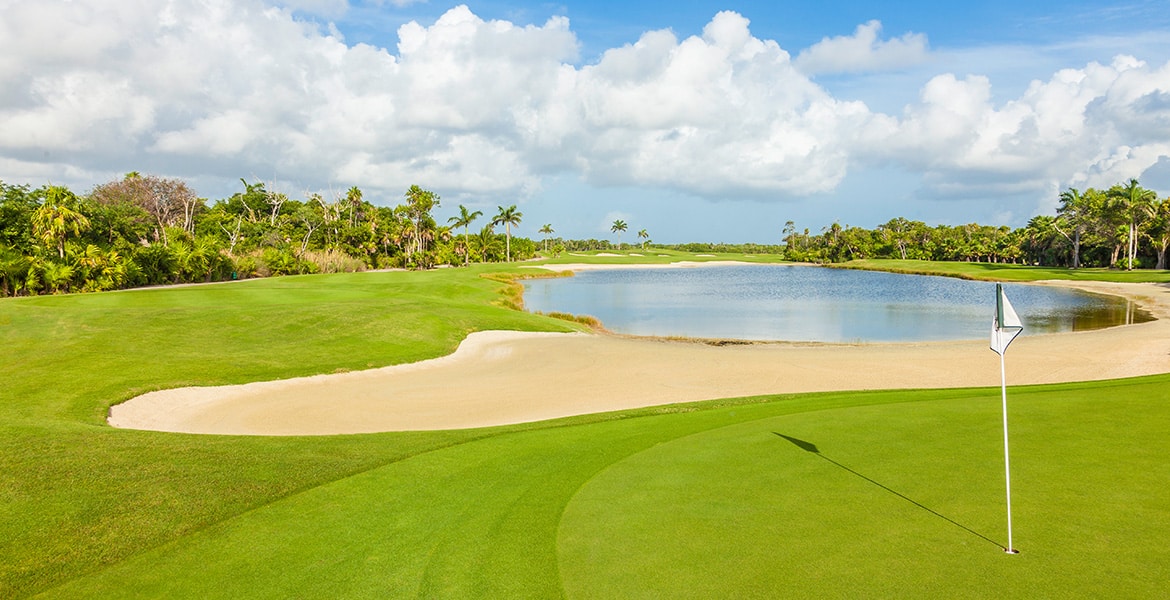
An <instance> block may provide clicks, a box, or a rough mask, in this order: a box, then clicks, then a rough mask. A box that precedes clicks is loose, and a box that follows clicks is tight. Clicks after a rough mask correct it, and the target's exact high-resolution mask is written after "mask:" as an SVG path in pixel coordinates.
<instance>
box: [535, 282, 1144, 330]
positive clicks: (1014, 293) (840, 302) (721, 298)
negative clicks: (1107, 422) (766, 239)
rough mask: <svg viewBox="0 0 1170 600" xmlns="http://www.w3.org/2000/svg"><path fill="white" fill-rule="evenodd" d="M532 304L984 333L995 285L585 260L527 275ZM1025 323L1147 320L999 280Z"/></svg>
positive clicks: (611, 324)
mask: <svg viewBox="0 0 1170 600" xmlns="http://www.w3.org/2000/svg"><path fill="white" fill-rule="evenodd" d="M524 287H525V291H524V304H525V306H526V307H527V308H528V310H531V311H540V312H546V313H547V312H554V311H558V312H567V313H572V314H577V315H592V316H594V317H597V318H598V319H601V321H602V323H604V324H605V326H606V328H608V329H610V330H612V331H616V332H620V333H628V334H633V335H649V336H686V337H697V338H716V339H743V340H788V341H816V342H856V341H869V342H901V341H927V340H959V339H976V338H981V337H986V336H987V335H988V333H989V332H990V329H991V319H992V313H993V312H994V310H995V284H994V283H990V282H983V281H965V280H961V279H955V278H950V277H931V276H920V275H898V274H894V273H879V272H875V271H851V270H843V269H825V268H818V267H803V266H791V265H743V266H740V265H737V266H711V267H696V268H686V269H614V270H604V271H582V272H579V273H577V274H576V276H574V277H567V278H558V279H535V280H529V281H526V282H525V283H524ZM1004 290H1005V294H1006V295H1007V296H1008V299H1009V300H1011V303H1012V306H1014V307H1015V309H1016V312H1017V313H1018V314H1019V315H1020V318H1021V319H1022V320H1023V322H1024V333H1023V335H1028V334H1037V333H1056V332H1064V331H1077V330H1082V329H1098V328H1102V327H1112V326H1114V325H1121V324H1125V323H1127V322H1140V321H1143V320H1149V319H1150V316H1149V315H1148V314H1146V313H1144V312H1142V311H1140V310H1136V309H1135V308H1134V306H1133V304H1132V303H1131V302H1128V301H1126V300H1124V299H1120V298H1115V297H1112V296H1100V295H1096V294H1087V293H1084V292H1080V291H1076V290H1069V289H1064V288H1055V287H1047V286H1036V285H1020V284H1004Z"/></svg>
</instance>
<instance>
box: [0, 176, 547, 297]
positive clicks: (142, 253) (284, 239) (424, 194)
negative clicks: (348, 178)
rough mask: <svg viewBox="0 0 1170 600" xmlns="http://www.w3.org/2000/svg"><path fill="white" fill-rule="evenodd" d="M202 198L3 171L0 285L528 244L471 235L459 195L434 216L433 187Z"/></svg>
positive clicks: (380, 261)
mask: <svg viewBox="0 0 1170 600" xmlns="http://www.w3.org/2000/svg"><path fill="white" fill-rule="evenodd" d="M240 183H241V184H242V189H241V191H239V192H237V193H234V194H232V195H231V196H230V197H228V198H224V199H220V200H216V201H214V202H210V203H209V202H208V201H207V200H206V199H203V198H199V197H198V196H197V195H196V194H195V192H194V191H192V190H191V189H190V188H189V187H188V186H187V184H186V183H184V182H183V181H181V180H178V179H170V178H165V177H159V176H155V175H141V174H139V173H129V174H127V175H126V176H125V177H124V178H122V179H120V180H117V181H111V182H108V183H104V184H101V185H98V186H96V187H94V188H93V190H91V191H90V192H89V193H88V194H86V195H83V196H79V195H77V194H75V193H74V192H72V191H70V190H69V189H67V188H65V187H62V186H54V185H46V186H43V187H40V188H37V189H32V188H30V187H29V186H27V185H8V184H5V183H4V182H3V181H0V296H23V295H37V294H50V293H60V292H89V291H100V290H112V289H120V288H127V287H137V286H147V285H160V284H174V283H196V282H207V281H220V280H226V279H235V278H239V279H243V278H250V277H265V276H272V275H288V274H302V273H318V272H323V273H329V272H339V271H360V270H365V269H381V268H394V267H399V268H411V269H426V268H431V267H434V266H437V265H442V264H446V265H467V264H469V263H470V262H471V261H472V260H473V259H474V260H476V261H478V262H492V261H502V260H504V259H506V258H517V259H527V258H531V257H532V256H534V255H535V254H536V250H537V248H536V245H535V243H533V242H532V241H531V240H527V239H523V238H521V239H511V227H513V226H515V225H517V224H518V223H519V220H520V217H521V216H522V215H521V214H520V213H519V212H518V211H516V209H515V206H513V207H512V208H511V214H510V216H508V220H507V221H506V222H505V221H500V223H501V224H504V225H506V226H507V227H508V231H507V232H506V236H507V239H504V238H505V234H496V233H495V232H494V231H493V229H492V227H491V226H489V227H488V228H486V230H484V231H481V232H480V234H479V235H473V234H471V232H470V225H471V224H472V222H474V221H475V219H476V218H478V217H480V216H481V215H482V214H483V213H482V212H481V211H469V210H468V209H467V208H466V207H463V206H460V207H459V208H460V215H459V216H458V217H455V218H452V219H451V220H450V221H449V223H451V225H452V226H454V227H456V228H461V229H462V235H461V236H459V235H455V234H454V232H452V231H451V230H450V229H449V228H448V227H444V226H440V225H438V224H437V223H436V222H435V218H434V215H433V211H434V210H435V209H436V208H438V207H439V206H440V198H439V196H438V194H435V193H434V192H431V191H428V190H425V189H423V188H421V187H419V186H417V185H415V186H411V187H410V188H409V189H408V190H407V191H406V193H405V194H404V196H403V201H402V203H401V204H400V205H398V206H394V207H385V206H375V205H373V204H371V203H370V202H368V201H367V200H366V199H365V198H363V194H362V191H361V189H359V188H358V187H351V188H349V189H348V190H346V191H345V192H344V193H343V194H337V195H336V196H335V197H333V198H326V197H324V196H322V195H321V194H316V193H310V194H307V196H306V197H305V198H302V199H295V198H289V197H288V196H287V195H285V194H282V193H279V192H276V191H273V190H271V189H269V188H268V186H266V185H265V184H264V183H262V182H248V181H245V180H241V181H240Z"/></svg>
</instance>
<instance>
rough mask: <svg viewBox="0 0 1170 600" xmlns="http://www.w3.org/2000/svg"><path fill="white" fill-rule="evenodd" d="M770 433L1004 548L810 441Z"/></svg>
mask: <svg viewBox="0 0 1170 600" xmlns="http://www.w3.org/2000/svg"><path fill="white" fill-rule="evenodd" d="M772 433H774V434H776V436H778V437H782V438H784V439H786V440H788V441H789V442H792V444H793V445H795V446H796V447H797V448H800V449H801V450H804V451H805V452H808V453H809V454H815V455H817V456H819V457H821V459H823V460H826V461H828V462H829V463H831V464H833V465H835V466H837V467H838V468H840V469H843V470H845V471H847V472H849V473H850V474H852V475H854V476H856V477H860V478H861V479H863V480H865V481H868V482H869V483H871V484H873V485H876V486H878V487H879V488H881V489H883V490H885V491H887V492H889V493H891V494H893V495H895V496H897V497H899V498H901V499H903V500H905V501H907V502H909V503H910V504H913V505H914V506H917V507H918V508H921V509H922V510H925V511H926V512H928V513H930V514H932V515H934V516H936V517H938V518H940V519H942V520H944V521H946V522H947V523H950V524H951V525H954V526H955V527H958V528H960V529H962V530H963V531H966V532H967V533H970V534H971V535H973V536H975V537H977V538H979V539H981V540H985V541H987V542H990V543H992V544H994V545H995V547H996V548H999V549H1001V550H1003V549H1004V546H1003V544H1000V543H999V542H997V541H995V540H993V539H991V538H989V537H987V536H985V535H983V534H982V533H979V532H978V531H975V530H974V529H971V528H970V527H967V526H966V525H964V524H962V523H960V522H958V521H956V520H954V519H952V518H950V517H948V516H946V515H944V514H942V513H940V512H938V511H936V510H934V509H933V508H930V507H929V506H926V505H924V504H922V503H920V502H918V501H916V500H914V499H913V498H910V497H908V496H906V495H905V494H903V493H901V492H899V491H897V490H894V489H891V488H889V487H887V486H885V485H883V484H881V483H878V482H877V481H874V480H873V479H870V478H869V477H866V476H865V475H862V474H861V473H858V472H857V471H854V470H853V469H850V468H849V467H847V466H845V465H843V464H841V463H839V462H837V461H835V460H833V459H831V458H829V457H827V456H825V455H824V454H821V451H820V450H819V449H818V448H817V446H816V444H813V443H811V442H806V441H804V440H802V439H798V438H794V437H791V436H787V435H784V434H783V433H779V432H776V431H773V432H772Z"/></svg>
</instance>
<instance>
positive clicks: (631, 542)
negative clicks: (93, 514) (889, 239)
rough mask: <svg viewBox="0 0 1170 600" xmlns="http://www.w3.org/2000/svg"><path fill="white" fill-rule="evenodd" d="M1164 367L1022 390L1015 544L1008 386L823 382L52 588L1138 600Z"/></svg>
mask: <svg viewBox="0 0 1170 600" xmlns="http://www.w3.org/2000/svg"><path fill="white" fill-rule="evenodd" d="M1167 384H1170V378H1168V377H1156V378H1146V379H1141V380H1133V381H1125V382H1111V383H1108V384H1093V385H1065V386H1050V387H1041V388H1029V389H1018V390H1013V393H1012V397H1011V399H1010V402H1011V403H1012V414H1013V418H1014V424H1013V459H1014V460H1013V468H1014V471H1013V474H1014V477H1013V484H1014V486H1015V488H1016V498H1014V504H1015V506H1014V508H1015V510H1016V527H1017V534H1016V540H1015V542H1016V544H1015V545H1016V546H1017V547H1019V548H1021V549H1022V554H1020V555H1017V556H1008V555H1005V554H1004V553H1003V552H1002V550H1001V549H1000V548H999V546H998V544H1003V543H1005V541H1006V540H1005V539H1004V538H1005V537H1006V534H1005V533H1004V531H1003V528H1004V515H1003V508H1004V507H1003V499H1002V478H1001V477H1002V462H1001V460H1002V454H1000V452H1001V451H1002V446H1001V441H1000V439H999V437H998V435H999V431H1000V430H999V421H998V414H999V413H998V406H999V405H998V395H997V392H998V390H986V389H984V390H941V391H925V392H882V393H869V394H864V393H863V394H823V395H808V396H798V397H784V398H779V399H777V400H775V401H772V402H768V403H755V404H740V405H730V406H729V405H718V404H717V405H714V406H710V407H708V408H706V409H703V410H693V411H687V410H684V412H673V413H671V412H669V411H668V410H666V409H660V410H647V411H641V412H640V413H639V414H640V415H641V416H636V417H631V418H619V419H612V420H601V421H597V420H596V419H597V417H592V419H594V420H593V421H590V420H589V419H588V418H577V419H570V420H567V421H565V422H564V426H561V427H551V428H540V429H533V430H528V431H515V432H504V433H500V434H498V435H488V437H484V438H481V439H478V440H474V441H469V442H466V443H462V444H458V445H454V446H451V447H447V448H441V449H436V450H433V451H430V452H426V453H423V454H419V455H416V456H412V457H409V458H406V459H403V460H400V461H398V462H394V463H391V464H389V465H386V466H383V467H380V468H376V469H372V470H370V471H367V472H364V473H360V474H358V475H355V476H353V477H349V478H346V479H342V480H339V481H336V482H333V483H330V484H327V485H324V486H320V487H317V488H313V489H310V490H307V491H305V492H302V493H300V494H296V495H294V496H291V497H288V498H285V499H283V500H279V501H277V502H274V503H272V504H270V505H267V506H264V507H262V508H259V509H257V510H253V511H251V512H248V513H245V514H243V515H240V516H238V517H236V518H233V519H230V520H228V521H225V522H223V523H220V524H217V525H214V526H212V527H210V528H208V529H206V530H203V531H200V532H197V533H195V534H193V535H190V536H187V537H184V538H182V539H179V540H177V541H175V542H172V543H170V544H168V545H166V546H163V547H161V548H158V549H155V550H152V551H149V552H146V553H144V554H140V555H137V556H135V557H133V558H131V559H130V560H127V561H124V562H122V563H119V564H117V565H115V566H113V567H112V568H109V569H107V570H105V571H102V572H99V573H96V574H94V575H92V576H89V577H83V578H81V579H77V580H74V581H72V582H70V583H69V584H67V585H66V586H64V587H61V588H57V589H55V590H52V591H51V592H50V594H49V595H50V596H51V597H98V596H118V597H168V598H171V597H200V598H214V597H218V598H237V597H249V598H263V597H272V598H285V597H326V596H327V597H354V598H375V597H376V598H385V597H561V596H567V597H574V598H594V597H599V598H616V597H621V598H628V597H659V598H661V597H696V598H698V597H786V596H810V595H815V596H820V597H857V596H859V595H863V596H868V597H874V596H886V597H938V596H940V595H942V596H948V597H963V596H966V597H988V596H990V595H992V594H996V595H1006V596H1009V597H1037V596H1048V597H1052V596H1068V595H1085V594H1087V595H1090V596H1091V595H1103V596H1110V597H1125V596H1129V597H1150V596H1152V595H1156V594H1157V593H1159V591H1160V590H1161V586H1162V582H1164V581H1165V580H1166V579H1167V576H1168V573H1167V569H1168V565H1170V551H1168V550H1167V549H1166V547H1165V544H1164V540H1165V539H1166V538H1167V536H1168V535H1170V519H1167V510H1166V506H1168V505H1170V493H1168V492H1167V490H1166V486H1165V485H1164V484H1165V477H1164V470H1165V468H1164V466H1165V464H1166V459H1167V454H1168V451H1167V449H1168V447H1170V444H1168V443H1167V442H1166V440H1165V437H1164V432H1165V431H1166V425H1167V417H1166V416H1165V411H1164V407H1165V405H1166V402H1167V400H1170V392H1168V391H1167V390H1170V385H1167ZM656 412H661V413H662V414H655V413H656ZM485 433H488V432H485ZM778 434H779V435H778ZM782 436H788V438H791V439H788V438H785V437H782ZM809 444H813V445H815V446H816V449H817V450H818V452H817V453H813V452H810V451H808V450H807V449H805V448H807V447H808V445H809Z"/></svg>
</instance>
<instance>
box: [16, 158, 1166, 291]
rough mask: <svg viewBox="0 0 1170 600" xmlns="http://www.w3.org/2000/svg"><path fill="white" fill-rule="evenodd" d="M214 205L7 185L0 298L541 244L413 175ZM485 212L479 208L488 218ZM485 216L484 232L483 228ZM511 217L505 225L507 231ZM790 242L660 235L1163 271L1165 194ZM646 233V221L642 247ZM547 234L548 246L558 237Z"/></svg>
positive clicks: (158, 191)
mask: <svg viewBox="0 0 1170 600" xmlns="http://www.w3.org/2000/svg"><path fill="white" fill-rule="evenodd" d="M240 183H241V184H242V189H241V190H240V191H238V192H236V193H234V194H232V195H231V196H230V197H228V198H224V199H220V200H216V201H215V202H214V203H210V204H209V202H208V201H207V200H206V199H203V198H199V197H198V196H197V195H196V194H195V193H194V191H192V190H191V189H190V188H189V187H188V186H187V184H186V183H184V182H183V181H181V180H178V179H170V178H164V177H158V176H154V175H141V174H139V173H136V172H135V173H129V174H127V175H126V176H125V177H124V178H122V179H120V180H116V181H111V182H108V183H104V184H101V185H98V186H96V187H94V188H93V189H92V190H91V191H90V192H89V193H88V194H83V195H78V194H76V193H74V192H73V191H71V190H69V189H68V188H66V187H64V186H55V185H44V186H41V187H39V188H36V189H33V188H31V187H30V186H28V185H9V184H5V183H4V182H3V181H0V296H19V295H35V294H46V293H60V292H85V291H101V290H113V289H122V288H128V287H139V286H147V285H161V284H174V283H194V282H208V281H221V280H227V279H235V278H250V277H265V276H270V275H285V274H302V273H319V272H339V271H358V270H365V269H381V268H409V269H427V268H432V267H435V266H439V265H452V266H455V265H468V264H470V263H471V262H494V261H510V260H525V259H528V258H532V257H534V256H535V255H536V254H537V251H538V250H539V249H540V248H539V247H538V244H537V243H536V242H534V241H532V240H531V239H528V238H525V237H514V236H513V235H512V230H513V228H514V227H517V226H518V225H520V223H521V221H522V218H523V214H522V213H521V212H520V211H518V210H517V208H516V205H511V206H508V207H504V206H499V207H498V208H499V212H498V213H497V214H495V215H494V216H491V217H485V215H484V213H483V212H482V211H470V210H468V209H467V207H465V206H463V205H459V214H458V215H456V216H453V217H451V218H450V219H448V220H447V222H446V223H439V222H437V221H436V220H435V217H434V214H433V211H434V210H435V209H436V208H438V207H439V206H440V198H439V196H438V195H437V194H435V193H433V192H431V191H428V190H425V189H423V188H420V187H419V186H417V185H413V186H411V187H410V188H409V189H408V190H407V191H406V192H405V193H404V194H403V198H402V202H401V203H400V204H398V205H397V206H393V207H385V206H374V205H373V204H371V203H370V202H368V201H366V200H365V199H364V198H363V194H362V191H361V189H359V188H357V187H351V188H349V190H347V191H345V192H344V193H338V194H334V195H332V196H331V197H329V198H326V197H324V196H323V195H322V194H319V193H307V194H306V195H305V197H304V198H303V199H299V200H298V199H292V198H289V197H288V196H286V195H285V194H283V193H279V192H275V191H273V190H270V189H268V187H267V186H266V185H265V184H264V183H260V182H256V183H249V182H248V181H246V180H243V179H241V180H240ZM481 218H482V220H481ZM478 223H482V225H481V226H480V227H479V228H478V229H473V227H472V226H473V225H476V224H478ZM499 227H502V228H503V232H500V231H499V230H498V229H497V228H499ZM610 230H611V232H612V233H615V234H617V244H616V245H615V244H613V243H611V242H610V241H608V240H595V239H590V240H565V239H562V238H559V237H558V238H552V237H550V236H551V235H552V234H553V233H554V230H553V228H552V225H551V224H547V223H546V224H545V225H544V226H543V227H541V228H540V230H539V233H540V234H541V235H543V236H544V238H543V240H542V245H543V250H544V251H545V252H546V253H552V254H559V253H560V252H563V251H565V250H569V251H577V250H611V249H622V247H623V245H622V242H621V234H622V233H624V232H626V231H627V230H628V224H627V223H626V222H625V221H623V220H620V219H619V220H615V221H614V222H613V225H612V227H611V229H610ZM782 235H783V238H782V242H783V244H782V245H779V246H773V245H761V244H736V245H728V244H698V243H692V244H682V245H673V246H664V245H657V247H661V248H671V249H677V250H686V251H695V252H700V251H737V252H738V251H743V252H749V253H759V252H767V253H776V254H781V255H782V256H784V258H786V259H788V260H793V261H806V262H822V263H823V262H843V261H847V260H853V259H864V258H900V259H921V260H937V261H971V262H993V263H994V262H1008V263H1026V264H1035V265H1044V266H1067V267H1071V268H1079V267H1081V266H1093V267H1116V268H1125V269H1134V268H1149V267H1153V268H1155V269H1166V268H1167V256H1166V255H1167V250H1168V249H1170V198H1164V199H1158V198H1157V195H1156V194H1155V193H1154V192H1153V191H1151V190H1148V189H1145V188H1143V187H1142V186H1141V185H1140V184H1139V183H1138V181H1137V180H1136V179H1131V180H1129V182H1127V183H1125V184H1118V185H1115V186H1113V187H1111V188H1109V189H1105V190H1097V189H1092V188H1090V189H1087V190H1084V191H1080V190H1077V189H1075V188H1070V189H1068V190H1066V191H1065V192H1063V193H1061V195H1060V204H1059V208H1058V209H1057V212H1056V215H1040V216H1036V217H1033V218H1032V219H1031V220H1030V221H1029V222H1028V224H1027V225H1026V226H1025V227H1022V228H1018V229H1011V228H1008V227H1006V226H999V227H995V226H988V225H979V224H976V223H971V224H968V225H957V226H950V225H937V226H929V225H927V224H925V223H923V222H921V221H911V220H907V219H905V218H902V217H898V218H894V219H891V220H890V221H888V222H886V223H883V224H881V225H879V226H877V227H876V228H874V229H864V228H861V227H851V226H849V225H846V226H841V225H840V223H836V222H834V223H832V224H831V225H829V226H828V227H824V228H823V229H822V230H821V232H820V233H819V234H812V233H810V232H809V230H808V229H804V230H803V232H801V231H797V229H796V226H795V224H794V223H793V222H792V221H788V222H787V223H786V224H785V226H784V228H783V231H782ZM649 237H650V236H649V234H648V233H647V232H646V230H645V229H642V230H640V231H638V232H637V238H638V240H639V242H640V243H641V246H642V247H643V248H644V247H645V246H646V245H647V244H649V243H650V242H649ZM550 242H551V243H552V247H551V248H550V247H549V244H550Z"/></svg>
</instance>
